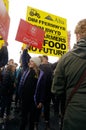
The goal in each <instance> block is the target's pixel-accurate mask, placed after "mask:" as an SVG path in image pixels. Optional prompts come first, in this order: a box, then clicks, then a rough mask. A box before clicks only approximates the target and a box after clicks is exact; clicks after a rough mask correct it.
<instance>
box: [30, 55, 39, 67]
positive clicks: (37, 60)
mask: <svg viewBox="0 0 86 130" xmlns="http://www.w3.org/2000/svg"><path fill="white" fill-rule="evenodd" d="M30 61H33V62H34V63H35V64H36V65H37V66H40V64H41V59H40V58H39V57H32V58H30Z"/></svg>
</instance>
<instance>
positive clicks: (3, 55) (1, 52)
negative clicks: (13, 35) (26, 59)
mask: <svg viewBox="0 0 86 130" xmlns="http://www.w3.org/2000/svg"><path fill="white" fill-rule="evenodd" d="M7 62H8V49H7V47H6V46H3V47H2V48H1V49H0V67H3V66H5V65H6V64H7Z"/></svg>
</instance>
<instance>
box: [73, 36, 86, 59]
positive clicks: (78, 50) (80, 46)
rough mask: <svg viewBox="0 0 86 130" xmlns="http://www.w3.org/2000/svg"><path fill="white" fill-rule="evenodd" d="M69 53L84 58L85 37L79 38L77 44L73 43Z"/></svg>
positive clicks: (85, 52)
mask: <svg viewBox="0 0 86 130" xmlns="http://www.w3.org/2000/svg"><path fill="white" fill-rule="evenodd" d="M71 53H73V54H74V55H77V56H78V57H81V58H83V59H86V38H84V39H80V40H79V41H78V42H77V44H75V45H74V47H73V49H72V50H71Z"/></svg>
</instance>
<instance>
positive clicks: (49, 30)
mask: <svg viewBox="0 0 86 130" xmlns="http://www.w3.org/2000/svg"><path fill="white" fill-rule="evenodd" d="M26 21H27V22H29V23H31V24H33V25H36V26H38V27H40V28H42V29H43V30H44V31H45V37H44V42H43V47H42V49H41V50H40V49H37V48H34V47H31V48H30V49H29V52H31V53H36V54H44V55H49V56H58V57H61V56H62V55H63V54H64V53H66V52H67V51H68V37H67V20H66V19H65V18H62V17H59V16H56V15H53V14H50V13H47V12H44V11H41V10H38V9H36V8H32V7H29V6H28V7H27V13H26ZM23 46H24V45H23Z"/></svg>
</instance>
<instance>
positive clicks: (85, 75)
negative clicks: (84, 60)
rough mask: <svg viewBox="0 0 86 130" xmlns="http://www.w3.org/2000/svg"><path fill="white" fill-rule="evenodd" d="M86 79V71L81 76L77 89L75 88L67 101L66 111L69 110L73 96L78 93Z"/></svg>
mask: <svg viewBox="0 0 86 130" xmlns="http://www.w3.org/2000/svg"><path fill="white" fill-rule="evenodd" d="M85 77H86V70H85V71H84V72H83V74H82V75H81V77H80V79H79V81H78V82H77V84H76V85H75V87H74V88H73V90H72V91H71V93H70V95H69V97H68V99H67V102H66V106H65V109H66V108H67V106H68V104H69V102H70V101H71V99H72V97H73V95H74V94H75V93H76V92H77V90H78V88H79V87H80V85H81V83H82V82H83V81H84V79H85Z"/></svg>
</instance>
